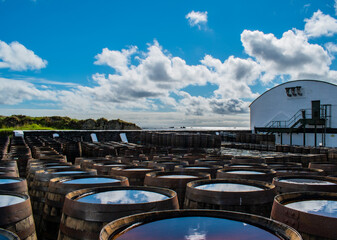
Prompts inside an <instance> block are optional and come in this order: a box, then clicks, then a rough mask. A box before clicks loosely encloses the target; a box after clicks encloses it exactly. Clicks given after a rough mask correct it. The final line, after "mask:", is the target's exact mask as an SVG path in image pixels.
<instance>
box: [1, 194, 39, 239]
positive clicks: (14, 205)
mask: <svg viewBox="0 0 337 240" xmlns="http://www.w3.org/2000/svg"><path fill="white" fill-rule="evenodd" d="M0 216H1V217H0V228H4V229H7V230H10V231H12V232H14V233H15V234H17V235H18V236H19V238H20V239H22V240H31V239H32V240H36V239H37V238H36V231H35V225H34V219H33V215H32V207H31V204H30V199H29V196H28V195H24V194H19V193H14V192H7V191H0Z"/></svg>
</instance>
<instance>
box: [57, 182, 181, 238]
mask: <svg viewBox="0 0 337 240" xmlns="http://www.w3.org/2000/svg"><path fill="white" fill-rule="evenodd" d="M172 209H179V204H178V198H177V194H176V193H175V192H174V191H172V190H169V189H164V188H157V187H138V186H130V187H107V188H89V189H82V190H77V191H74V192H71V193H68V194H67V195H66V197H65V202H64V206H63V214H62V218H61V224H60V232H59V236H58V239H59V240H62V239H68V240H69V239H79V240H82V239H98V237H99V232H100V230H101V229H102V228H103V226H104V225H106V224H107V223H109V222H111V221H113V220H115V219H118V218H121V217H125V216H128V215H131V214H136V213H143V212H148V211H160V210H172Z"/></svg>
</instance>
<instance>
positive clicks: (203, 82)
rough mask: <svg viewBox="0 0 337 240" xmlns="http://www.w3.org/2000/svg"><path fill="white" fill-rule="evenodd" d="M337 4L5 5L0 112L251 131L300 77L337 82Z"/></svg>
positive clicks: (333, 0)
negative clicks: (265, 108)
mask: <svg viewBox="0 0 337 240" xmlns="http://www.w3.org/2000/svg"><path fill="white" fill-rule="evenodd" d="M336 16H337V0H306V1H305V2H303V1H293V0H284V1H269V0H258V1H254V2H252V1H247V0H238V1H220V0H210V1H207V2H205V1H201V0H195V1H183V2H181V1H178V0H172V1H153V0H149V1H147V2H145V3H144V2H139V1H135V0H131V1H108V0H97V1H84V2H83V1H67V0H58V1H55V0H51V1H47V0H2V1H0V21H1V22H2V23H3V24H2V27H1V30H0V115H4V116H10V115H19V114H22V115H28V116H33V117H34V116H68V117H71V118H76V119H88V118H93V119H99V118H101V117H104V118H107V119H122V120H124V121H127V122H132V123H135V124H136V125H138V126H140V127H142V128H169V127H172V126H175V127H182V126H184V127H213V128H216V127H223V128H245V129H249V126H250V123H249V121H250V119H249V105H250V103H251V102H252V101H254V99H256V98H257V97H259V96H260V95H261V94H263V93H264V92H265V91H267V90H268V89H270V88H272V87H274V86H276V85H278V84H282V83H285V82H288V81H292V80H301V79H312V80H320V81H326V82H330V83H333V84H336V83H337V62H336V59H335V58H336V53H337V35H336V34H337V17H336Z"/></svg>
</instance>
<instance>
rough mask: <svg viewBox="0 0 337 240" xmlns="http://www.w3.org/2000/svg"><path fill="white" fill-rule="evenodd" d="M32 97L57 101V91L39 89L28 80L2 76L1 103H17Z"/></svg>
mask: <svg viewBox="0 0 337 240" xmlns="http://www.w3.org/2000/svg"><path fill="white" fill-rule="evenodd" d="M32 99H38V100H52V101H57V93H56V92H53V91H48V90H39V89H38V88H36V87H35V86H34V84H32V83H29V82H26V81H22V80H12V79H7V78H0V104H6V105H15V104H18V103H21V102H23V101H25V100H32Z"/></svg>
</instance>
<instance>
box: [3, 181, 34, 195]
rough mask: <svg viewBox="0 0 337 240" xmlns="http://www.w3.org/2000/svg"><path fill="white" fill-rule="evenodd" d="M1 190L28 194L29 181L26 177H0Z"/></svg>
mask: <svg viewBox="0 0 337 240" xmlns="http://www.w3.org/2000/svg"><path fill="white" fill-rule="evenodd" d="M0 190H1V191H10V192H16V193H21V194H28V187H27V181H26V179H24V178H16V177H0Z"/></svg>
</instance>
